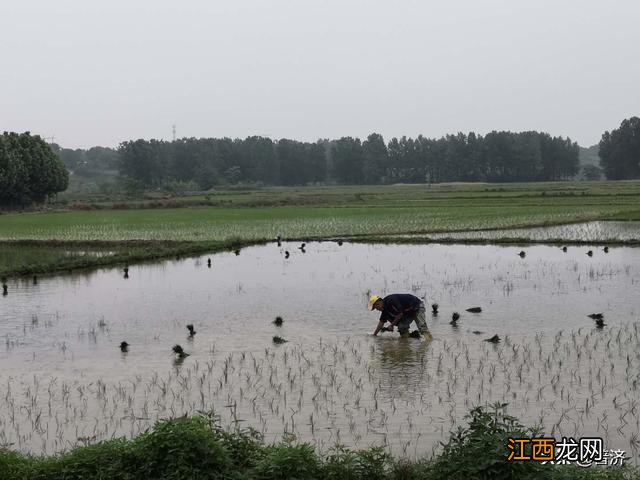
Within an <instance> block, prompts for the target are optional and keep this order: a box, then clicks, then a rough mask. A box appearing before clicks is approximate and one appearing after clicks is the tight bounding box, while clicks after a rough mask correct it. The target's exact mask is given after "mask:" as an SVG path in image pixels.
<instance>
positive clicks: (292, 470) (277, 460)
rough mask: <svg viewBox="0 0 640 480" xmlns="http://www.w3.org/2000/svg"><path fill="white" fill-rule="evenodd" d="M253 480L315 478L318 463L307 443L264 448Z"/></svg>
mask: <svg viewBox="0 0 640 480" xmlns="http://www.w3.org/2000/svg"><path fill="white" fill-rule="evenodd" d="M254 473H255V476H254V478H256V479H260V480H287V479H293V478H295V479H297V480H306V479H313V478H317V476H318V474H319V473H320V463H319V461H318V457H317V456H316V453H315V450H314V449H313V447H312V446H311V445H309V444H307V443H302V444H299V445H295V444H292V443H279V444H276V445H272V446H269V447H266V450H265V456H264V457H263V458H262V460H261V461H260V462H259V463H258V464H257V465H256V468H255V470H254Z"/></svg>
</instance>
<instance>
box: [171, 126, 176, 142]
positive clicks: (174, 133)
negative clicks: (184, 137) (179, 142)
mask: <svg viewBox="0 0 640 480" xmlns="http://www.w3.org/2000/svg"><path fill="white" fill-rule="evenodd" d="M171 130H172V132H173V141H174V142H175V141H176V126H175V125H173V126H172V127H171Z"/></svg>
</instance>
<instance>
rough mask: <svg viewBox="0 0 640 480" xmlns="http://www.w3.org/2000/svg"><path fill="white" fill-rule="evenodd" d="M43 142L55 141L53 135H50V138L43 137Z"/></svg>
mask: <svg viewBox="0 0 640 480" xmlns="http://www.w3.org/2000/svg"><path fill="white" fill-rule="evenodd" d="M43 139H44V140H48V143H53V142H54V140H55V139H56V136H55V135H51V136H50V137H43Z"/></svg>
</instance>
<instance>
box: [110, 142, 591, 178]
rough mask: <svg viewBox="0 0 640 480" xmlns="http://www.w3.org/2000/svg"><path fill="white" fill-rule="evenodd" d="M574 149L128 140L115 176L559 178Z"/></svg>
mask: <svg viewBox="0 0 640 480" xmlns="http://www.w3.org/2000/svg"><path fill="white" fill-rule="evenodd" d="M578 150H579V148H578V145H577V144H576V143H575V142H572V141H571V140H570V139H569V138H563V137H552V136H551V135H549V134H547V133H540V132H520V133H513V132H495V131H494V132H491V133H488V134H487V135H485V136H481V135H476V134H475V133H473V132H471V133H469V134H463V133H458V134H457V135H447V136H444V137H442V138H439V139H431V138H426V137H423V136H418V137H417V138H409V137H402V138H393V139H391V140H390V141H389V142H388V143H385V141H384V139H383V137H382V136H381V135H380V134H377V133H372V134H371V135H369V136H368V137H367V138H366V139H365V140H363V141H361V140H360V139H359V138H353V137H342V138H340V139H338V140H326V139H322V140H318V141H317V142H300V141H296V140H289V139H281V140H277V141H273V140H271V139H270V138H266V137H260V136H252V137H248V138H246V139H244V140H242V139H230V138H199V139H198V138H183V139H180V140H175V141H172V142H168V141H163V140H132V141H127V142H123V143H121V144H120V146H119V148H118V153H119V155H120V166H119V167H120V168H119V171H120V174H121V175H122V176H124V177H127V178H130V179H132V180H135V181H137V182H139V183H140V184H141V185H142V186H144V187H147V188H156V187H161V186H163V185H166V184H167V183H169V182H172V181H180V182H195V183H196V184H197V185H198V187H199V188H202V189H208V188H211V187H213V186H215V185H218V184H225V183H226V184H228V183H231V184H235V183H254V184H266V185H307V184H326V183H329V184H348V185H358V184H369V185H370V184H388V183H424V182H449V181H466V182H473V181H487V182H515V181H549V180H564V179H569V178H571V177H573V176H574V175H576V173H578V171H579V159H578Z"/></svg>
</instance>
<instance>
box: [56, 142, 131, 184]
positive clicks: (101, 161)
mask: <svg viewBox="0 0 640 480" xmlns="http://www.w3.org/2000/svg"><path fill="white" fill-rule="evenodd" d="M50 146H51V149H52V150H53V151H54V152H55V153H57V154H58V156H59V157H60V159H61V160H62V161H63V162H64V164H65V165H66V167H67V168H68V169H69V170H70V171H71V172H73V174H74V175H80V176H83V177H94V176H100V175H103V174H105V173H117V171H118V168H119V167H120V155H119V154H118V152H117V150H115V149H113V148H108V147H92V148H90V149H88V150H84V149H81V148H77V149H71V148H62V147H60V145H58V144H55V143H53V144H51V145H50Z"/></svg>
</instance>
